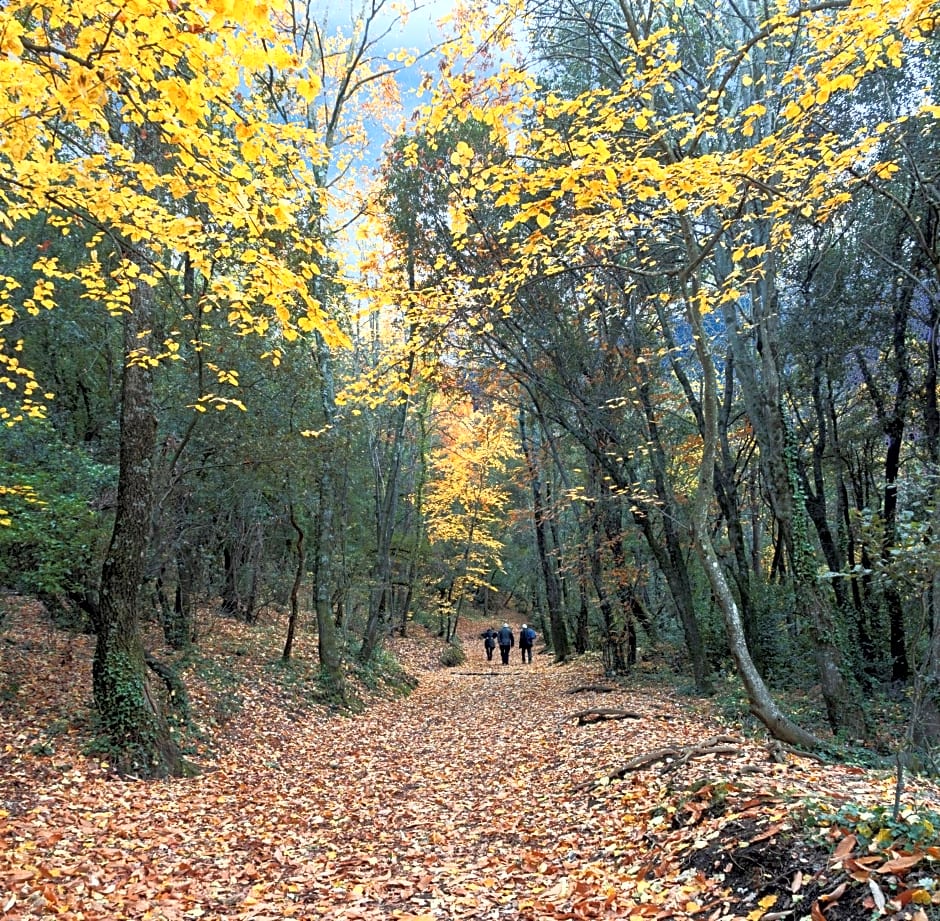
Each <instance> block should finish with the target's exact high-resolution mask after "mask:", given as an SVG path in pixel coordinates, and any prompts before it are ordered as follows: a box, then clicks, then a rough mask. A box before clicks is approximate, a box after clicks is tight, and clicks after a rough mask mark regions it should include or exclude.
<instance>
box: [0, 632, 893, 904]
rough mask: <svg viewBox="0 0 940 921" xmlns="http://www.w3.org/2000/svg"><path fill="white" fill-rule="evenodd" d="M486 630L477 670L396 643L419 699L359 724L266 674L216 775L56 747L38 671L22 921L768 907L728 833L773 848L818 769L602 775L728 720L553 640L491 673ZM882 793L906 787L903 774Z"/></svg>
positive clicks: (2, 758)
mask: <svg viewBox="0 0 940 921" xmlns="http://www.w3.org/2000/svg"><path fill="white" fill-rule="evenodd" d="M513 626H515V627H518V625H513ZM43 629H44V631H45V633H44V634H43V635H44V639H43V642H44V644H45V645H44V652H45V656H44V657H43V659H42V661H44V662H52V663H57V664H58V666H59V668H60V670H61V669H74V674H73V673H72V672H68V673H67V674H66V676H65V678H64V679H63V678H62V677H61V676H60V679H59V680H61V681H63V682H64V683H65V684H66V685H68V686H71V685H76V686H77V685H78V684H80V683H81V682H83V681H84V682H86V683H87V674H88V671H87V669H88V659H89V657H90V651H91V646H90V640H88V638H78V639H76V638H74V637H73V638H70V639H67V640H63V639H62V637H61V636H60V635H58V634H50V632H49V629H48V627H47V626H46V627H43ZM481 629H482V627H481V625H480V624H477V623H473V622H468V623H466V624H465V625H464V629H463V636H464V643H465V648H466V651H467V653H468V660H467V662H466V663H465V664H464V665H463V666H461V667H459V668H456V669H442V668H440V667H439V666H438V665H437V661H438V656H439V653H440V643H439V641H437V640H436V639H435V638H433V637H430V636H429V635H426V634H424V633H423V632H422V631H420V629H419V628H416V634H417V636H416V637H415V638H412V639H408V640H403V641H396V647H397V651H398V652H399V654H400V655H401V656H402V658H403V660H404V661H405V662H406V664H407V665H408V667H409V669H410V670H411V671H412V672H413V673H416V674H417V675H418V677H419V679H420V683H419V685H418V687H417V689H416V690H415V691H414V692H413V693H412V694H411V695H410V696H409V697H407V698H395V699H390V700H381V701H378V702H377V703H374V704H373V705H372V706H371V707H370V708H369V709H367V710H366V711H365V712H364V713H362V714H359V715H357V716H353V717H340V716H326V715H314V714H315V713H316V711H309V710H308V711H305V712H304V713H303V714H301V715H298V714H297V713H296V712H295V713H293V715H292V714H291V711H290V709H289V708H285V707H284V706H283V705H282V703H283V702H281V703H278V702H276V701H274V700H273V699H272V695H273V693H274V692H275V691H276V686H274V685H271V684H270V683H264V682H261V681H260V680H259V681H258V682H257V683H256V684H257V687H256V693H255V695H254V696H253V697H250V698H246V700H245V702H244V707H243V709H242V712H240V713H239V714H238V715H237V716H236V717H234V718H233V719H232V720H231V722H230V723H229V724H228V725H227V726H226V729H225V732H226V733H227V738H228V740H229V743H230V744H229V745H228V749H227V751H225V750H224V747H225V746H224V745H223V746H222V748H223V754H222V755H221V757H219V758H218V759H217V760H216V761H215V762H214V763H213V764H212V766H211V768H210V769H209V770H207V771H206V772H205V773H203V774H202V775H200V776H199V777H196V778H194V779H190V780H174V781H167V782H162V783H160V782H158V783H141V782H135V781H133V780H126V779H125V780H121V779H115V778H114V777H112V776H110V775H109V773H108V769H107V767H106V766H105V765H104V764H102V763H100V762H98V761H96V760H94V759H92V758H89V757H85V756H82V755H81V754H80V752H79V750H78V748H79V744H81V743H82V742H87V737H88V730H87V727H85V729H84V730H83V731H81V730H77V731H75V733H74V740H73V733H72V731H71V730H70V732H69V735H68V736H67V737H63V738H59V739H56V751H55V753H54V754H51V755H49V754H48V753H46V754H43V753H42V752H39V753H38V754H37V739H41V738H43V736H42V731H41V730H40V729H39V728H38V727H39V726H40V725H47V724H48V723H49V722H50V713H51V712H53V710H50V707H52V706H53V705H51V704H50V705H49V706H40V705H39V703H38V701H40V700H41V699H42V695H43V694H46V695H47V696H49V689H48V686H49V685H50V683H51V682H52V681H53V680H55V679H54V677H53V676H52V675H51V674H49V675H45V676H43V675H42V674H40V673H36V672H35V669H33V670H32V671H31V670H29V669H27V668H26V667H25V665H24V666H23V667H22V668H20V672H18V673H17V681H21V682H22V686H19V687H18V689H17V690H16V697H15V699H14V700H13V701H12V702H7V703H6V704H4V703H2V702H0V918H3V919H4V921H5V919H7V918H9V919H24V921H26V919H30V921H32V919H49V918H63V919H68V921H79V919H83V921H105V919H107V921H118V919H125V918H127V919H135V921H142V919H153V921H183V919H197V918H203V919H217V921H242V919H258V921H273V919H278V921H280V919H284V918H300V919H310V921H313V919H336V921H339V919H359V921H385V919H401V921H449V919H461V918H468V919H470V918H472V919H479V921H497V919H515V918H520V919H533V921H535V919H546V918H634V919H644V918H677V919H678V918H704V917H707V918H714V919H718V918H735V917H746V916H753V915H749V911H753V910H754V904H753V902H752V903H751V904H749V905H748V904H744V905H742V906H741V908H740V914H738V913H737V912H738V908H737V903H736V901H735V900H736V899H738V898H739V896H738V895H737V894H735V893H733V892H731V891H730V890H729V889H727V888H725V887H723V884H722V872H723V871H722V868H721V866H720V862H721V860H723V859H724V858H722V857H721V849H720V847H718V849H717V851H716V853H717V855H718V857H715V856H714V854H713V853H712V849H714V848H715V847H716V846H717V845H720V841H719V840H718V835H719V833H718V831H717V825H716V824H715V822H717V821H719V820H720V821H722V822H731V823H732V827H733V829H734V831H735V833H739V834H741V835H744V834H745V833H749V834H750V835H751V836H752V837H753V838H754V840H755V841H761V842H767V841H768V840H770V839H769V838H768V837H767V836H765V835H764V831H763V830H764V829H766V828H767V827H768V826H770V827H771V829H773V823H775V822H776V823H778V827H780V828H783V827H785V823H786V811H787V809H788V808H790V807H789V806H787V805H785V804H784V800H782V799H779V798H777V797H775V795H774V793H773V792H772V791H773V790H777V789H779V788H780V787H781V786H788V787H796V788H797V789H799V788H800V784H807V783H809V782H810V779H812V781H813V782H818V781H819V779H820V778H819V775H818V772H817V774H815V775H811V774H810V773H809V772H808V769H807V768H806V766H805V765H803V764H801V763H792V764H788V765H776V766H768V764H767V762H766V758H765V757H764V756H763V752H762V749H761V748H760V746H758V745H745V744H743V743H742V745H741V754H740V757H737V758H734V759H728V760H722V761H716V760H713V759H708V760H705V761H701V762H696V763H695V764H694V765H689V766H688V767H687V768H683V771H682V772H681V773H678V774H668V775H666V774H663V773H661V771H660V770H659V768H658V767H657V768H656V769H654V770H648V771H641V772H637V773H635V774H630V775H629V776H628V777H627V778H626V779H625V780H624V781H623V782H622V783H617V784H614V785H610V786H601V787H594V786H591V785H590V784H588V785H587V786H583V785H584V784H585V782H586V781H590V780H591V779H592V778H596V777H599V776H601V775H603V774H604V773H605V772H607V771H609V770H611V769H614V768H616V767H618V766H619V765H622V764H623V763H624V762H626V761H628V760H629V759H630V758H631V757H633V756H634V755H636V754H638V753H642V752H647V751H650V750H652V749H656V748H659V747H661V746H666V745H684V744H690V743H694V742H698V741H701V740H702V739H703V738H705V737H707V736H710V735H714V734H717V733H719V732H722V731H726V730H725V729H724V728H723V727H721V726H719V725H718V724H717V723H715V722H714V720H713V719H711V718H709V717H708V716H707V715H705V714H707V712H708V711H707V709H706V708H705V706H704V705H702V706H699V705H698V704H696V703H695V701H693V700H692V699H690V698H687V697H682V696H680V695H678V694H677V693H675V692H673V691H669V690H668V689H657V690H650V689H649V688H642V687H640V686H637V687H636V688H635V689H633V690H630V689H626V688H625V689H623V690H619V691H617V692H616V693H613V694H604V695H596V694H590V693H589V694H578V695H571V694H569V693H568V692H569V691H570V689H571V688H573V687H575V686H578V685H582V684H585V683H591V682H597V681H598V680H600V678H601V676H600V674H599V668H598V665H597V662H596V660H592V659H590V658H585V659H582V660H579V661H578V662H575V663H573V664H569V665H563V666H556V665H553V664H552V661H551V658H550V656H547V655H544V654H542V652H541V643H538V644H537V645H536V655H535V661H534V663H533V664H532V665H523V664H522V663H521V662H520V656H519V651H518V649H514V650H513V653H514V654H513V657H512V661H511V664H510V665H509V666H505V667H504V666H502V665H500V664H499V662H498V656H497V657H496V659H497V661H494V662H493V663H489V662H487V661H486V659H485V655H484V651H483V643H482V641H481V640H480V639H479V638H478V634H479V632H480V630H481ZM34 643H35V640H32V639H31V640H23V639H21V638H19V637H16V638H13V637H9V636H8V637H7V639H6V644H7V645H6V647H5V649H4V648H0V659H2V658H3V655H7V661H6V662H3V661H0V666H6V667H7V669H11V668H12V669H14V670H15V669H16V668H18V667H20V666H18V665H17V662H20V661H21V662H22V663H30V664H32V663H35V662H36V661H39V660H38V659H36V658H30V656H32V655H33V653H31V652H30V653H28V654H27V653H24V654H23V657H22V660H15V659H13V658H10V654H11V651H12V652H14V653H15V652H17V650H21V649H22V650H29V649H33V648H34ZM43 682H45V684H43ZM11 687H12V685H11ZM80 693H84V694H86V695H87V688H85V690H84V691H83V692H80ZM33 703H35V704H36V706H35V707H34V709H33V710H31V711H29V710H28V707H29V706H30V705H31V704H33ZM56 706H60V707H62V708H63V709H62V710H61V711H60V712H72V711H74V709H75V704H74V701H73V702H70V703H69V704H68V709H66V704H65V703H62V702H59V703H58V704H56ZM589 706H599V707H619V708H623V709H627V710H631V711H636V712H638V713H641V714H643V718H642V719H640V720H622V721H615V722H614V721H609V722H602V723H598V724H594V725H584V726H579V725H578V724H577V721H576V720H574V719H573V718H572V714H573V713H575V712H576V711H578V710H582V709H585V708H586V707H589ZM53 709H54V707H53ZM26 712H28V713H29V714H30V718H31V719H33V720H34V721H35V722H34V724H33V725H29V724H28V720H27V721H26V722H25V723H24V717H23V714H24V713H26ZM69 745H71V746H72V747H71V748H69ZM216 748H217V750H218V749H219V743H218V739H216ZM828 774H829V775H831V778H832V782H833V784H835V785H836V786H837V787H838V788H839V789H840V790H841V791H843V792H844V791H847V790H848V789H849V788H850V786H851V785H852V784H853V783H855V782H858V783H860V784H861V783H864V784H865V785H866V789H871V779H870V778H867V777H861V776H857V775H861V772H860V771H855V773H852V770H851V769H845V770H844V771H842V772H841V773H839V772H835V771H833V770H831V769H829V770H828ZM878 782H879V783H880V784H882V786H883V789H880V790H875V791H874V792H875V794H876V795H878V796H880V797H881V798H885V797H887V796H889V795H890V785H891V778H890V777H889V776H886V777H884V778H880V779H879V781H878ZM670 785H672V787H671V786H670ZM579 787H580V789H579ZM767 789H770V790H771V792H769V793H768V792H766V790H767ZM696 791H698V792H696ZM732 800H734V801H735V803H738V804H740V807H739V806H738V805H735V806H734V809H735V810H737V811H731V803H732ZM717 807H720V809H719V808H717ZM719 813H720V815H719ZM758 821H759V822H760V823H761V824H760V826H758V824H757V823H758ZM709 823H711V824H709ZM758 831H759V832H760V834H757V833H756V832H758ZM771 834H772V832H771ZM716 842H717V844H716ZM733 845H734V846H738V845H739V842H738V841H734V842H733ZM755 846H757V845H756V844H755ZM760 847H761V848H763V847H764V845H763V844H761V845H760ZM712 864H714V866H713V865H712ZM729 866H730V865H729ZM713 871H715V872H713ZM787 872H788V873H791V868H789V867H788V868H787ZM791 877H792V873H791V875H790V876H787V875H783V876H782V877H781V879H782V880H783V886H784V887H785V889H786V891H789V889H790V887H791V882H790V879H791ZM751 890H752V892H753V896H752V897H753V898H757V894H758V893H759V892H760V891H761V890H760V888H759V887H758V886H757V885H756V884H755V885H754V886H752V887H751ZM846 917H848V916H846Z"/></svg>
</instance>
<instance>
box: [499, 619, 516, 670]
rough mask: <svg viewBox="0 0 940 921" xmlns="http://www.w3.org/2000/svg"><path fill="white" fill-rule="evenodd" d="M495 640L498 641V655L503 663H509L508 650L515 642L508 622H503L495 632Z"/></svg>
mask: <svg viewBox="0 0 940 921" xmlns="http://www.w3.org/2000/svg"><path fill="white" fill-rule="evenodd" d="M496 642H497V643H499V656H500V658H501V659H502V660H503V665H508V664H509V650H510V649H512V647H513V645H514V643H515V637H514V636H513V635H512V629H511V628H510V626H509V624H503V625H502V627H500V628H499V633H497V634H496Z"/></svg>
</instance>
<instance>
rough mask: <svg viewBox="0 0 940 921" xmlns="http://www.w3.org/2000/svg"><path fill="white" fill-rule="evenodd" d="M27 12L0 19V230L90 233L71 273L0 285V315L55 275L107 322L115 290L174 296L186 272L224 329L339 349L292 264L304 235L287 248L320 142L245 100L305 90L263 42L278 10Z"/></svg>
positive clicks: (43, 294) (20, 9)
mask: <svg viewBox="0 0 940 921" xmlns="http://www.w3.org/2000/svg"><path fill="white" fill-rule="evenodd" d="M31 9H32V8H31V7H30V6H29V5H28V4H25V3H19V2H17V3H13V4H6V5H5V6H4V8H3V12H2V14H0V35H2V36H3V38H2V42H3V46H2V54H3V57H2V58H0V121H2V123H3V124H4V131H3V133H2V135H0V210H2V212H3V214H4V218H3V219H2V220H3V223H4V225H5V226H6V227H8V228H13V227H15V226H16V225H17V223H19V222H22V221H26V220H29V219H31V217H32V216H34V215H36V214H43V215H45V217H46V220H47V221H48V222H49V224H50V226H52V227H54V228H55V229H56V231H57V232H58V233H60V234H62V235H65V234H67V233H69V232H70V231H72V230H74V229H81V231H82V233H84V234H86V235H87V234H88V233H89V231H90V230H93V229H95V228H97V229H98V230H99V231H100V232H99V233H97V234H96V235H95V236H94V238H93V241H94V242H93V243H92V244H91V245H90V246H89V250H88V259H87V261H86V262H85V264H84V265H82V266H80V267H79V269H78V270H77V272H76V273H75V274H74V276H69V275H68V273H66V272H65V271H64V270H62V269H60V268H59V267H57V266H56V265H55V264H54V263H53V262H51V261H48V262H47V263H45V264H44V265H42V266H41V267H40V266H39V265H37V267H36V271H37V272H38V273H39V274H40V276H41V278H40V280H39V281H38V282H36V285H35V288H34V291H33V292H32V294H31V296H29V297H27V298H25V299H21V300H18V299H17V298H18V295H17V293H16V289H15V287H14V286H13V285H12V284H6V285H4V286H2V287H0V320H2V322H3V323H4V324H8V323H10V322H12V321H13V320H14V319H15V317H16V316H17V314H18V313H19V312H25V313H31V312H35V311H36V310H38V309H40V308H47V307H49V306H51V305H52V304H54V303H55V302H56V298H57V292H58V288H59V285H60V284H61V283H63V282H65V281H67V280H70V278H71V279H74V280H77V281H78V282H79V283H80V284H81V286H82V288H83V292H84V295H83V296H84V297H86V298H87V299H89V300H92V301H95V302H97V303H100V304H101V305H102V306H103V307H104V308H105V309H106V310H108V311H110V312H111V313H112V314H114V315H120V314H121V313H122V312H123V311H124V310H126V309H127V307H128V303H129V290H130V287H129V286H131V285H133V284H139V283H142V284H146V285H149V286H151V287H157V286H163V289H164V291H166V292H167V294H168V296H173V295H172V292H173V291H176V292H179V291H181V290H182V289H183V287H184V285H183V283H182V278H181V272H182V270H183V266H184V265H186V264H188V265H189V266H191V267H193V268H195V269H196V271H197V272H199V273H200V274H201V275H202V277H203V278H205V279H206V281H207V285H206V287H205V293H204V295H203V298H204V303H203V309H204V310H212V309H215V308H221V309H222V310H223V311H224V313H226V314H227V315H228V316H229V317H230V318H231V319H232V321H233V322H234V323H235V324H236V326H237V328H238V330H239V331H240V332H248V331H252V332H266V331H268V330H269V329H272V328H279V329H280V330H281V331H282V333H283V334H284V335H285V336H296V335H297V330H298V329H300V330H302V331H313V330H317V331H323V332H324V333H325V334H326V335H327V337H328V338H329V339H330V341H331V342H334V343H336V342H341V341H343V336H342V335H341V334H339V333H338V332H337V331H336V330H334V329H332V328H331V326H330V324H329V322H328V321H327V320H326V317H325V315H324V313H323V310H322V308H321V306H320V305H319V304H318V303H317V302H316V300H315V299H313V298H311V297H310V295H309V292H308V287H309V285H308V282H307V277H305V275H304V273H303V272H302V271H300V270H299V267H298V262H300V263H302V262H303V260H302V259H301V260H298V259H297V254H298V253H307V254H310V253H311V248H310V243H309V241H308V240H307V239H305V238H306V236H307V235H306V234H303V236H301V237H297V238H296V239H295V242H294V243H293V245H292V246H290V245H288V243H289V241H290V240H291V238H292V237H293V236H294V235H295V234H297V233H298V231H299V230H300V227H301V226H302V223H303V221H302V220H301V218H302V215H303V214H304V212H305V210H306V209H308V208H309V201H310V191H309V190H310V188H311V187H313V186H315V177H314V174H313V172H312V169H311V164H312V163H313V162H316V161H317V160H318V159H321V151H322V144H323V141H322V138H321V137H320V136H319V135H317V134H316V133H315V132H312V131H310V130H308V129H307V128H306V127H304V126H303V125H297V124H283V123H282V124H278V123H277V122H275V121H272V119H271V117H270V113H268V112H267V111H266V110H265V109H264V107H263V106H261V105H259V104H258V103H257V101H256V100H254V99H253V98H252V95H251V94H252V87H253V84H254V83H255V81H256V79H257V78H258V77H259V76H261V75H265V74H268V73H270V72H278V73H281V74H283V79H284V80H285V81H287V82H288V83H290V82H297V83H298V88H297V92H298V93H299V94H300V95H301V96H302V97H305V98H309V97H311V96H312V95H314V94H315V93H316V92H317V91H318V88H319V78H317V77H314V76H312V75H305V76H303V77H301V76H300V74H299V72H298V71H297V68H296V61H295V59H294V58H293V57H292V55H291V54H290V52H289V50H288V48H287V47H286V46H285V45H284V43H283V42H281V41H280V40H279V37H278V34H277V31H276V17H277V13H278V11H277V9H276V8H274V7H271V6H270V5H269V4H261V3H247V4H243V3H238V4H236V3H234V2H230V0H211V2H205V3H195V4H190V3H187V4H177V3H175V2H170V3H166V2H157V0H136V2H134V3H131V4H123V5H120V6H118V5H112V4H110V3H107V2H106V3H96V2H95V3H93V2H90V0H84V2H71V3H67V4H63V5H62V7H61V8H51V9H49V10H48V11H47V12H48V15H47V18H46V19H45V20H40V19H38V18H35V17H33V16H32V15H31V14H30V12H29V11H30V10H31ZM126 248H132V249H134V250H135V251H137V256H136V257H135V258H125V256H124V255H123V254H122V252H121V251H122V249H126ZM141 255H143V258H140V257H141ZM288 257H289V258H288ZM308 258H309V255H308ZM311 261H312V260H311ZM148 263H149V265H148ZM144 266H147V267H146V269H145V268H144ZM135 273H136V274H135Z"/></svg>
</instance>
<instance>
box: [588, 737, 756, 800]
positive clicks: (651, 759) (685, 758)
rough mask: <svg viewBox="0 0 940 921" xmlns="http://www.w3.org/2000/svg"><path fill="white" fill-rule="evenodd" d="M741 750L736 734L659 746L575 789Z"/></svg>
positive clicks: (680, 765) (664, 772)
mask: <svg viewBox="0 0 940 921" xmlns="http://www.w3.org/2000/svg"><path fill="white" fill-rule="evenodd" d="M740 751H741V747H740V740H739V739H736V738H734V736H713V737H712V738H710V739H706V740H705V741H704V742H699V743H698V744H697V745H682V746H675V747H669V748H657V749H656V750H655V751H651V752H646V753H645V754H642V755H637V756H636V758H632V759H631V760H630V761H628V762H627V763H626V764H624V765H623V766H622V767H619V768H617V770H616V771H612V772H611V773H609V774H607V775H605V776H604V777H594V778H592V779H591V780H589V781H586V782H585V783H581V784H578V785H577V786H576V787H574V791H575V792H576V793H577V792H581V791H582V790H589V789H590V788H591V787H594V786H596V785H597V784H598V783H602V784H603V783H610V782H611V781H612V780H622V779H623V778H624V777H626V776H627V774H629V773H630V772H631V771H641V770H643V769H644V768H648V767H652V765H654V764H658V763H660V762H665V764H664V766H663V768H662V773H663V774H668V773H669V772H670V771H674V770H676V769H677V768H680V767H682V766H683V765H685V764H688V763H689V762H690V761H692V760H693V759H694V758H704V757H705V756H706V755H737V754H739V753H740Z"/></svg>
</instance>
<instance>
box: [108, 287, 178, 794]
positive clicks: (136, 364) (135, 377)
mask: <svg viewBox="0 0 940 921" xmlns="http://www.w3.org/2000/svg"><path fill="white" fill-rule="evenodd" d="M151 297H152V292H151V291H150V289H149V288H147V287H145V286H144V284H143V283H138V285H137V286H136V288H135V289H134V291H133V294H132V299H133V300H132V305H131V309H130V310H129V311H128V313H127V314H125V317H124V355H125V366H124V374H123V381H122V386H121V444H120V470H119V474H118V496H117V510H116V513H115V519H114V530H113V532H112V534H111V542H110V545H109V547H108V552H107V555H106V557H105V560H104V564H103V566H102V570H101V589H100V600H99V605H98V613H97V617H96V623H95V630H96V633H97V643H96V646H95V656H94V665H93V673H92V677H93V682H92V683H93V689H94V698H95V705H96V706H97V708H98V712H99V714H100V716H101V722H102V725H103V727H104V729H105V731H106V733H107V734H108V737H109V738H110V740H111V744H112V746H113V747H114V755H115V763H116V765H117V767H118V768H119V769H120V770H122V771H124V772H129V773H133V774H137V775H139V776H147V777H164V776H167V775H173V776H180V775H181V774H182V773H183V761H182V758H181V757H180V753H179V749H178V748H177V745H176V743H175V741H174V740H173V738H172V736H171V735H170V730H169V726H168V725H167V722H166V719H165V717H164V715H163V712H162V709H161V706H160V702H159V699H158V698H157V697H156V695H155V694H154V693H153V691H152V689H151V687H150V683H149V680H148V675H147V667H146V662H145V653H144V647H143V640H142V637H141V630H140V619H139V612H138V602H139V597H140V589H141V585H142V583H143V578H144V559H145V555H146V552H147V546H148V542H149V538H150V527H151V519H152V515H153V461H154V449H155V446H156V445H155V442H156V429H157V426H156V419H155V417H154V407H153V383H152V379H151V371H150V368H149V367H147V365H146V363H145V362H141V361H133V360H131V359H132V356H133V355H135V354H138V353H139V352H140V350H141V349H147V347H148V345H149V337H150V330H151V328H152V323H151V303H150V299H151Z"/></svg>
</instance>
